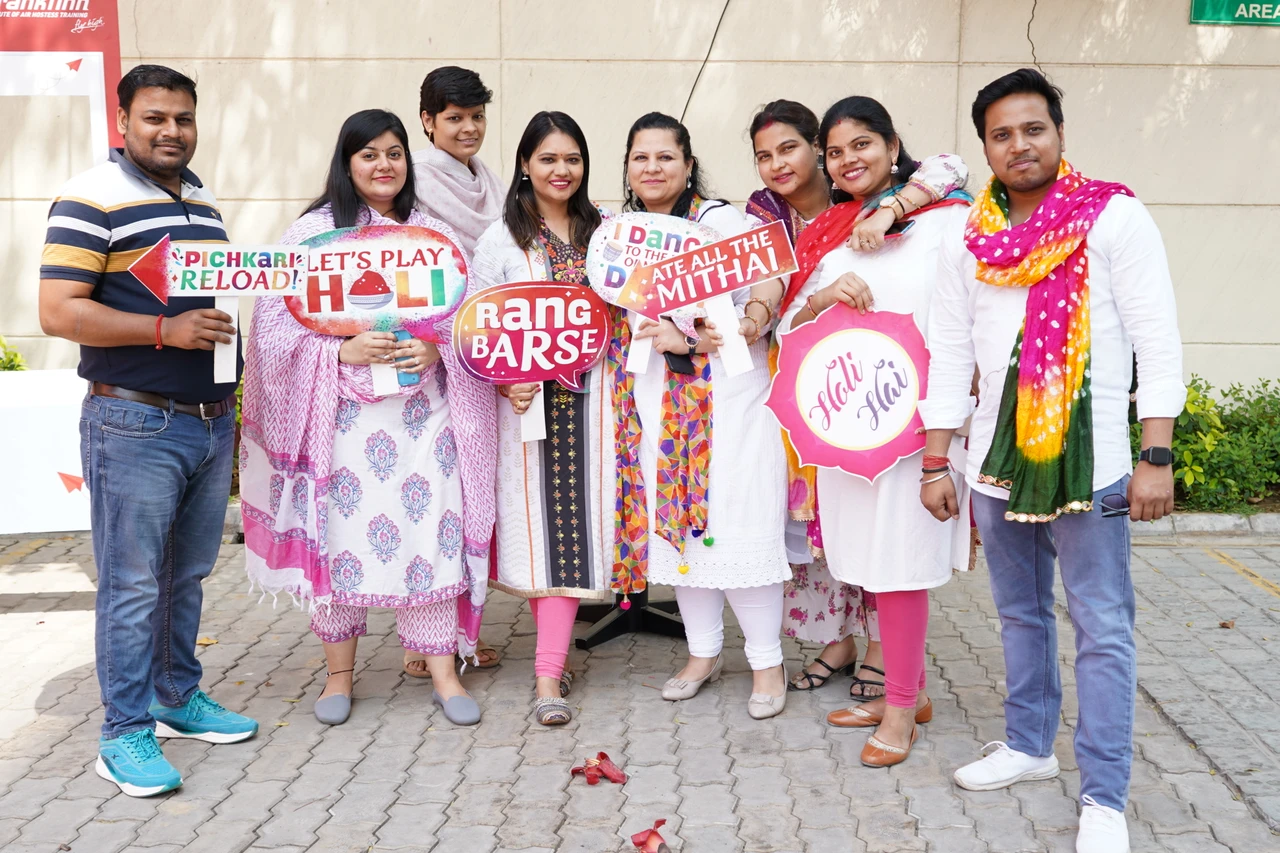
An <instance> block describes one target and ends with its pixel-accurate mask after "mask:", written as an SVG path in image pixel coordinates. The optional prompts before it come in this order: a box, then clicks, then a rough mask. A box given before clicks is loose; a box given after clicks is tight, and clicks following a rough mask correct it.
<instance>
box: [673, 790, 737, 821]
mask: <svg viewBox="0 0 1280 853" xmlns="http://www.w3.org/2000/svg"><path fill="white" fill-rule="evenodd" d="M678 793H679V794H680V808H679V809H678V811H679V814H680V816H681V817H682V818H683V825H684V826H709V825H713V824H723V825H725V826H737V824H738V820H739V818H738V815H737V814H736V813H735V811H734V808H735V806H737V804H738V798H737V797H735V796H734V795H733V792H732V790H731V789H730V787H729V786H728V785H698V786H688V785H686V786H685V787H683V788H681V789H680V790H679V791H678Z"/></svg>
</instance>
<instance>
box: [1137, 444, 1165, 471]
mask: <svg viewBox="0 0 1280 853" xmlns="http://www.w3.org/2000/svg"><path fill="white" fill-rule="evenodd" d="M1138 461H1139V462H1146V463H1147V464H1148V465H1160V466H1162V467H1163V466H1165V465H1172V464H1173V451H1172V450H1170V449H1169V448H1167V447H1148V448H1147V449H1146V450H1144V451H1142V452H1141V453H1139V454H1138Z"/></svg>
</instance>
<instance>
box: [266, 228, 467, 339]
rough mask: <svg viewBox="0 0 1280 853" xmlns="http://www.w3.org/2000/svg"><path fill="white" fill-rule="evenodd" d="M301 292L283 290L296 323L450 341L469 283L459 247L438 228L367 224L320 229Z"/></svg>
mask: <svg viewBox="0 0 1280 853" xmlns="http://www.w3.org/2000/svg"><path fill="white" fill-rule="evenodd" d="M305 245H306V246H307V247H308V251H307V271H306V274H305V281H304V284H303V288H302V295H301V296H288V297H285V305H286V306H288V308H289V311H290V312H291V313H292V314H293V316H295V317H297V318H298V322H300V323H302V325H304V326H306V327H307V328H309V329H312V330H314V331H317V332H320V333H321V334H325V335H343V336H350V335H358V334H360V333H361V332H393V331H396V330H399V329H404V330H405V331H407V332H409V333H410V334H412V335H413V336H415V337H417V338H421V339H422V340H425V341H431V342H433V343H444V344H447V343H449V333H448V327H447V325H446V326H445V327H444V328H445V333H444V335H443V336H442V335H441V334H439V333H438V332H437V331H436V327H437V325H438V324H440V321H441V320H444V319H446V318H448V317H451V316H452V315H453V313H454V312H455V311H456V310H457V308H458V305H459V304H460V303H461V302H462V297H463V295H464V294H465V293H466V290H467V262H466V260H465V259H464V257H463V254H462V250H461V249H460V248H458V246H457V245H456V244H455V243H454V242H453V241H452V240H450V239H449V238H448V237H446V236H444V235H443V234H441V233H440V232H438V231H433V230H431V229H430V228H419V227H416V226H405V225H366V226H363V227H360V228H339V229H336V230H334V231H326V232H325V233H323V234H317V235H316V236H314V237H312V238H310V239H309V240H307V241H306V242H305Z"/></svg>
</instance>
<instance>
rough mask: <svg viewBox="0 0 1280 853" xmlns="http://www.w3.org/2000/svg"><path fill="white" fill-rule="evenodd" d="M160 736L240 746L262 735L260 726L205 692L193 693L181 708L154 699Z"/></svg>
mask: <svg viewBox="0 0 1280 853" xmlns="http://www.w3.org/2000/svg"><path fill="white" fill-rule="evenodd" d="M151 716H153V717H155V718H156V737H189V738H194V739H195V740H202V741H204V742H205V743H239V742H240V741H242V740H248V739H249V738H251V737H253V736H254V735H256V734H257V733H258V723H257V722H256V721H255V720H251V719H249V718H248V717H246V716H243V715H242V714H237V713H235V712H234V711H228V710H227V709H226V708H224V707H222V706H221V705H219V704H218V703H217V702H215V701H213V700H212V699H210V698H209V696H208V694H206V693H205V692H204V691H203V690H197V691H196V692H195V693H193V694H191V698H190V699H188V700H187V704H185V705H183V706H182V707H181V708H166V707H165V706H164V705H161V704H160V703H159V702H157V701H156V700H155V699H152V700H151Z"/></svg>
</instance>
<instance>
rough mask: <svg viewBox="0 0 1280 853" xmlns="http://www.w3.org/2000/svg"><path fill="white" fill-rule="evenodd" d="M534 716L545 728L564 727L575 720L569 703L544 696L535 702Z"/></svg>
mask: <svg viewBox="0 0 1280 853" xmlns="http://www.w3.org/2000/svg"><path fill="white" fill-rule="evenodd" d="M533 715H534V716H535V717H537V719H538V722H539V723H541V724H542V725H544V726H563V725H564V724H566V723H568V722H569V721H570V720H572V719H573V712H572V711H570V710H569V703H568V702H566V701H564V700H563V699H556V698H555V697H553V696H543V697H540V698H538V699H535V700H534V703H533Z"/></svg>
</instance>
